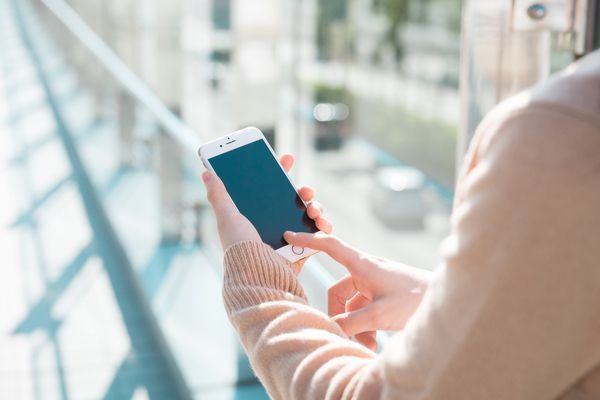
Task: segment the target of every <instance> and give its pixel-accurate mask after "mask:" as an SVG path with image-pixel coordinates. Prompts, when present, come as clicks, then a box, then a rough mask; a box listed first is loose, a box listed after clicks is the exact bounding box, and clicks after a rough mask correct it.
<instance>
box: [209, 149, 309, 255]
mask: <svg viewBox="0 0 600 400" xmlns="http://www.w3.org/2000/svg"><path fill="white" fill-rule="evenodd" d="M208 161H209V162H210V164H211V165H212V167H213V168H214V170H215V172H216V173H217V175H219V177H220V178H221V180H222V181H223V183H224V184H225V187H226V188H227V191H228V192H229V195H230V196H231V198H232V199H233V201H234V203H235V204H236V206H237V207H238V209H239V210H240V212H241V213H242V214H243V215H245V216H246V218H248V219H249V220H250V222H252V224H253V225H254V227H256V230H257V231H258V233H259V234H260V237H261V239H262V240H263V242H265V243H267V244H268V245H270V246H272V247H273V248H274V249H278V248H280V247H283V246H285V245H286V244H287V243H286V242H285V240H284V239H283V232H285V231H286V230H289V231H294V232H316V231H317V228H316V226H315V224H314V222H313V221H312V220H311V219H310V218H308V216H307V215H306V207H305V206H304V204H303V203H302V200H301V199H300V197H299V196H298V194H297V193H296V191H295V190H294V188H293V187H292V185H291V184H290V182H289V180H288V179H287V177H286V176H285V173H284V172H283V170H282V169H281V167H279V165H278V164H277V160H275V158H274V157H273V155H272V154H271V152H270V150H269V149H268V148H267V146H266V144H265V142H264V141H263V140H257V141H256V142H252V143H250V144H247V145H245V146H242V147H239V148H237V149H235V150H232V151H230V152H227V153H224V154H221V155H219V156H216V157H213V158H211V159H209V160H208Z"/></svg>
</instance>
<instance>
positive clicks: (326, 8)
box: [297, 0, 347, 60]
mask: <svg viewBox="0 0 600 400" xmlns="http://www.w3.org/2000/svg"><path fill="white" fill-rule="evenodd" d="M297 1H301V0H297ZM346 13H347V6H346V0H319V8H318V12H317V51H318V54H319V58H320V59H325V60H326V59H329V47H330V43H331V38H330V37H329V32H330V31H329V28H330V27H331V24H332V23H333V22H336V21H342V20H344V19H345V18H346Z"/></svg>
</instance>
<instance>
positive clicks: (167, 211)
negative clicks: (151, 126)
mask: <svg viewBox="0 0 600 400" xmlns="http://www.w3.org/2000/svg"><path fill="white" fill-rule="evenodd" d="M158 145H159V166H158V169H159V182H160V214H161V215H160V220H161V221H160V222H161V236H162V241H163V242H178V241H180V240H181V233H182V216H183V215H182V213H183V204H182V203H183V202H182V194H183V165H182V154H181V148H180V147H179V145H178V144H177V143H176V142H175V141H174V139H173V138H172V137H171V136H169V134H168V133H167V132H165V131H164V130H163V129H162V128H161V130H160V133H159V139H158Z"/></svg>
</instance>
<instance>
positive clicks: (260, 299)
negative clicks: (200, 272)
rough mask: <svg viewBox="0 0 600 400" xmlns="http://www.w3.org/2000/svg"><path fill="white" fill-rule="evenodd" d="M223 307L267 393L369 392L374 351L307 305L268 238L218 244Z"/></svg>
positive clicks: (377, 381)
mask: <svg viewBox="0 0 600 400" xmlns="http://www.w3.org/2000/svg"><path fill="white" fill-rule="evenodd" d="M223 297H224V302H225V308H226V310H227V313H228V315H229V318H230V319H231V322H232V323H233V325H234V327H235V328H236V329H237V331H238V332H239V333H240V338H241V341H242V345H243V346H244V348H245V350H246V352H247V353H248V357H249V359H250V363H251V364H252V367H253V368H254V371H255V372H256V374H257V376H258V377H259V379H260V380H261V382H262V383H263V385H264V386H265V388H266V389H267V391H268V392H269V395H270V396H271V397H272V398H274V399H340V398H348V399H350V398H352V399H375V398H378V397H379V392H380V388H381V378H380V373H379V369H380V367H379V365H380V362H379V359H378V358H377V356H376V355H375V353H373V352H371V351H370V350H368V349H367V348H366V347H364V346H362V345H360V344H358V343H355V342H353V341H351V340H349V339H348V338H347V337H346V336H345V334H344V333H343V332H342V331H341V329H340V328H339V327H338V325H337V324H336V323H334V322H333V321H332V320H331V319H330V318H329V317H328V316H327V315H325V314H323V313H321V312H319V311H317V310H315V309H314V308H311V307H309V306H308V305H307V302H306V297H305V295H304V292H303V290H302V287H301V286H300V284H299V283H298V280H297V278H296V276H295V274H294V273H293V271H292V268H291V265H290V263H289V262H288V261H287V260H286V259H284V258H283V257H281V256H280V255H278V254H277V253H276V252H275V251H273V249H271V248H270V247H269V246H267V245H265V244H262V243H256V242H240V243H237V244H234V245H233V246H231V247H230V248H229V249H228V250H227V251H226V252H225V277H224V290H223Z"/></svg>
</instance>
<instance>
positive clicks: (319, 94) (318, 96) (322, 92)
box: [313, 83, 352, 105]
mask: <svg viewBox="0 0 600 400" xmlns="http://www.w3.org/2000/svg"><path fill="white" fill-rule="evenodd" d="M313 91H314V92H313V93H314V99H315V102H316V103H344V104H346V105H349V104H350V103H351V97H352V95H351V94H350V92H349V91H348V89H346V88H344V87H342V86H332V85H328V84H326V83H317V84H315V85H314V87H313Z"/></svg>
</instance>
